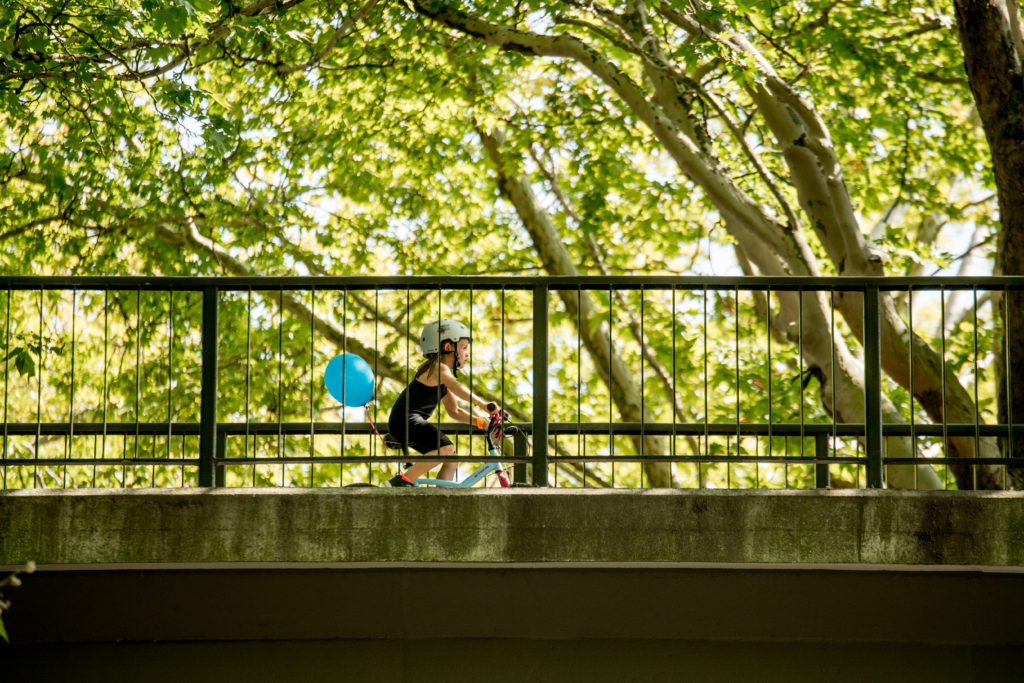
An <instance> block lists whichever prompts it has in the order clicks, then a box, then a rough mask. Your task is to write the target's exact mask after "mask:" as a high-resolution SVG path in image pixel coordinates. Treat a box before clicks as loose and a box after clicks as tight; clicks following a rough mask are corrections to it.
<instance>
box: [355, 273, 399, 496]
mask: <svg viewBox="0 0 1024 683" xmlns="http://www.w3.org/2000/svg"><path fill="white" fill-rule="evenodd" d="M341 352H342V353H343V354H346V353H348V288H347V287H346V288H344V289H342V290H341ZM406 372H408V370H406ZM344 377H345V376H344V375H342V379H344ZM342 386H343V387H344V382H342ZM406 406H407V407H408V402H406ZM347 432H348V407H347V406H346V405H345V404H344V402H343V403H342V404H341V457H345V437H347V436H348V434H347ZM342 467H344V465H342ZM367 468H368V469H373V467H372V466H370V465H367ZM399 471H401V469H399ZM367 480H369V477H367Z"/></svg>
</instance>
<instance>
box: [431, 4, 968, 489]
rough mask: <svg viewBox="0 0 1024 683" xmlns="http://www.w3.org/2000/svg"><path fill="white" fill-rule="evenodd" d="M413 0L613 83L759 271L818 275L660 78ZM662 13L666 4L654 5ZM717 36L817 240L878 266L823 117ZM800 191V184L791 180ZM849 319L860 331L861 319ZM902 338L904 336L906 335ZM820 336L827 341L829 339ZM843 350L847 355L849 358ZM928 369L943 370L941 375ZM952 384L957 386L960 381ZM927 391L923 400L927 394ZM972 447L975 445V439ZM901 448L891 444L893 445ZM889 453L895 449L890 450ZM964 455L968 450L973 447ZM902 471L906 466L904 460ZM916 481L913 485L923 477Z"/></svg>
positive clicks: (858, 408) (655, 62) (807, 329)
mask: <svg viewBox="0 0 1024 683" xmlns="http://www.w3.org/2000/svg"><path fill="white" fill-rule="evenodd" d="M415 4H416V9H417V11H419V12H420V13H421V14H424V15H426V16H429V17H432V18H434V19H435V20H437V21H439V22H441V23H443V24H445V25H447V26H450V27H452V28H455V29H457V30H460V31H463V32H465V33H467V34H470V35H473V36H475V37H476V38H478V39H480V40H483V41H485V42H488V43H490V44H492V45H496V46H498V47H501V48H502V49H506V50H514V51H518V52H524V53H527V54H532V55H537V56H548V57H556V58H569V59H573V60H575V61H577V62H578V63H580V64H581V65H583V66H584V67H586V68H587V69H589V70H590V71H591V72H592V73H593V74H594V75H595V76H596V77H597V78H598V79H600V80H601V81H602V82H604V83H605V84H606V85H607V86H608V87H609V88H611V90H612V91H613V92H614V93H615V94H616V95H618V96H619V98H621V99H622V101H623V102H624V104H625V105H626V106H627V107H629V108H630V110H631V111H633V113H634V114H635V115H636V116H637V117H638V118H639V120H641V121H642V122H643V123H644V124H645V125H646V126H647V127H648V128H649V129H650V130H651V131H652V133H653V134H654V135H655V137H656V138H657V139H658V141H659V142H660V143H661V145H662V146H663V148H664V149H665V150H666V151H667V152H668V153H669V154H670V156H671V157H672V158H673V159H674V160H675V162H676V163H677V165H678V166H679V168H680V170H681V171H682V172H683V173H684V174H685V175H686V176H687V177H689V178H690V179H691V180H692V181H693V182H695V183H696V184H697V185H699V186H700V187H701V188H702V189H704V191H705V193H706V194H707V196H708V198H709V199H710V200H711V202H712V203H713V204H714V205H715V206H716V207H717V208H718V210H719V211H720V213H721V215H722V217H723V218H724V220H725V225H726V227H727V229H728V230H729V232H730V233H731V234H732V235H733V236H734V237H735V238H736V239H737V241H738V242H739V243H740V244H741V245H743V247H744V251H745V252H746V253H747V254H748V255H749V256H750V258H751V260H752V261H753V262H754V264H755V265H756V267H757V269H758V271H759V272H761V273H762V274H765V275H786V274H798V275H818V274H819V271H818V268H817V264H816V261H815V259H814V257H813V254H812V253H811V251H810V249H809V247H808V245H807V244H806V242H805V241H804V239H803V236H802V233H801V232H800V230H799V228H798V226H792V225H784V224H782V223H780V222H779V221H778V220H776V219H775V218H774V217H772V216H771V215H769V214H768V213H766V212H765V211H764V209H763V208H762V207H761V206H759V205H758V204H757V203H756V202H754V201H753V200H752V199H751V198H750V197H749V196H748V195H746V194H745V193H744V192H743V191H742V190H741V189H740V188H739V187H738V186H736V185H735V184H734V183H733V181H732V180H731V179H730V177H729V175H728V173H727V172H726V171H725V170H724V169H722V168H721V167H720V165H719V164H718V163H717V161H716V160H715V159H714V158H712V157H710V156H709V155H707V154H706V153H705V152H704V151H703V150H702V149H701V148H700V146H699V145H698V144H696V142H695V141H694V140H692V139H691V138H689V137H687V135H686V131H687V130H693V126H692V125H690V123H689V122H688V121H686V120H683V121H677V120H674V118H673V114H674V115H675V116H680V115H682V113H681V110H680V109H679V108H676V109H675V110H673V111H672V112H667V111H666V110H665V109H662V108H660V107H659V106H658V105H657V100H658V98H659V93H658V92H657V90H659V89H660V91H661V92H660V99H662V100H664V99H665V95H666V93H667V92H668V90H667V85H666V84H665V82H664V81H663V80H662V78H661V76H658V78H657V79H656V82H655V90H656V92H655V95H654V97H653V98H650V99H649V98H648V97H647V95H646V93H645V92H644V90H643V88H642V87H641V86H639V85H638V84H636V83H634V82H633V81H632V80H631V79H630V78H629V77H628V76H627V75H626V74H625V73H624V72H623V71H621V70H620V69H619V68H618V67H617V66H616V65H614V64H613V63H612V62H611V61H610V60H608V59H607V58H605V57H604V56H603V55H601V54H600V53H599V52H598V51H597V50H595V49H594V48H592V47H590V46H589V45H587V44H585V43H584V42H582V41H580V40H579V39H577V38H575V37H572V36H569V35H565V34H561V35H557V36H550V35H540V34H534V33H529V32H524V31H516V30H512V29H508V28H506V27H503V26H496V25H494V24H491V23H489V22H486V21H483V20H481V19H479V18H478V17H475V16H471V15H469V14H466V13H464V12H461V11H459V10H455V9H453V8H450V7H447V6H431V7H425V6H423V5H422V4H419V3H415ZM635 7H637V8H640V9H638V11H639V12H641V14H642V8H643V4H642V3H637V4H636V5H635ZM661 11H663V12H664V11H671V10H667V9H666V8H664V6H662V7H661ZM676 18H677V19H678V20H679V21H680V23H682V24H684V25H686V26H688V27H689V29H692V30H693V31H694V32H701V33H705V34H707V33H708V32H709V29H708V28H707V27H702V26H699V25H698V24H696V22H694V21H693V20H691V19H689V18H688V17H685V16H684V15H677V17H676ZM642 23H643V17H642V16H641V17H640V24H641V25H642ZM624 26H627V24H622V23H620V24H619V25H618V27H617V28H619V29H623V31H622V32H623V33H624V34H626V35H629V31H628V30H626V29H625V28H624ZM717 39H718V40H720V41H721V42H722V43H723V44H726V45H728V46H729V47H731V48H732V49H735V50H737V51H739V52H744V53H745V54H748V55H751V56H753V57H754V58H755V60H756V61H757V63H758V64H759V66H760V67H761V68H762V70H763V71H764V75H765V86H764V87H762V88H761V89H760V90H757V89H755V90H754V91H753V93H752V94H753V95H754V96H756V98H757V101H758V103H759V104H761V105H763V106H767V108H768V109H770V111H769V113H768V114H766V118H768V117H771V122H774V123H775V124H776V126H777V127H779V128H780V132H781V133H782V135H781V136H780V137H782V138H783V139H786V136H787V135H788V140H789V141H790V143H791V144H789V145H788V146H784V148H785V151H786V154H787V160H789V159H791V160H792V163H793V164H794V165H795V166H797V167H799V168H801V169H802V170H803V173H802V175H803V176H804V178H805V180H806V184H805V186H804V188H803V190H802V192H803V194H804V198H803V200H802V202H801V203H802V206H804V208H805V211H807V212H808V215H809V217H810V219H811V222H812V225H813V226H814V228H815V230H817V231H818V233H819V238H820V239H822V241H823V243H825V244H826V246H827V248H829V249H830V256H831V257H832V258H833V260H835V261H837V262H838V263H841V264H842V268H841V272H851V273H856V274H862V275H863V274H875V275H877V274H881V266H880V262H879V260H878V259H877V258H872V257H871V256H870V255H869V254H868V253H867V252H866V249H865V248H864V240H863V236H862V235H861V232H860V228H859V225H858V224H857V222H856V220H855V217H854V214H853V209H852V205H851V203H850V199H849V195H848V193H847V192H846V188H845V185H844V183H843V179H842V172H841V167H840V166H839V162H838V158H837V157H836V155H835V152H834V150H833V149H832V146H831V141H830V139H829V136H828V132H827V128H826V127H825V125H824V123H823V122H822V121H821V120H820V118H819V117H818V116H817V115H816V114H815V112H814V110H813V108H812V107H811V106H810V105H809V104H807V103H806V102H804V101H803V99H802V98H801V97H799V96H798V95H797V94H796V93H795V92H794V91H793V90H792V88H790V87H789V85H788V84H786V83H785V82H784V81H782V80H781V79H780V78H779V77H778V76H777V75H776V74H775V73H774V71H773V70H772V68H771V66H770V65H769V64H768V63H767V62H766V61H765V60H764V59H763V57H761V56H760V55H759V54H758V53H757V52H756V50H754V49H753V48H752V46H750V44H749V43H747V42H746V41H744V40H743V39H742V36H737V34H735V33H733V34H732V35H731V37H729V38H724V37H722V36H717ZM657 40H658V39H657V37H656V36H655V35H653V34H652V33H647V34H646V35H645V36H644V37H643V39H642V42H643V44H644V46H646V47H648V49H645V50H643V51H642V52H643V57H644V59H645V60H647V61H648V62H650V64H651V66H652V67H653V68H654V69H656V70H657V72H658V73H659V74H661V75H666V74H667V75H671V74H672V73H673V72H674V69H673V67H672V65H671V64H665V63H659V62H660V61H662V60H663V53H661V52H660V51H659V50H657V49H656V48H655V47H653V46H656V45H657ZM634 42H636V41H634ZM638 47H639V46H638ZM649 73H650V72H649ZM784 127H788V128H789V130H781V129H782V128H784ZM794 133H796V134H794ZM798 191H800V190H799V188H798ZM803 298H804V314H805V320H808V317H807V315H808V314H810V319H811V320H812V321H813V323H812V324H805V325H804V326H803V328H804V353H805V354H806V355H807V359H808V362H809V364H812V365H814V366H816V367H818V368H819V369H821V370H822V371H825V370H826V368H830V367H831V366H832V365H833V364H832V363H831V359H832V353H833V351H832V349H833V348H835V349H836V352H835V353H836V356H837V357H838V358H840V359H842V362H840V363H838V364H836V365H837V367H838V368H839V369H841V370H842V372H840V373H838V374H837V376H836V377H834V378H830V379H829V382H831V383H834V384H835V386H836V392H835V394H836V396H837V397H838V396H842V400H841V401H836V403H837V405H836V406H833V408H834V409H835V410H836V411H837V416H838V418H839V419H842V420H846V421H860V419H862V417H863V388H862V386H861V380H860V378H861V377H863V375H862V374H858V373H856V372H853V373H852V374H851V373H850V372H849V371H847V368H849V367H852V365H851V363H849V362H847V360H848V359H847V357H848V356H849V353H848V351H847V350H846V349H845V348H844V347H843V344H842V342H841V340H839V339H834V338H833V337H832V335H831V334H830V333H829V332H828V331H827V327H825V326H824V322H825V321H826V320H827V319H828V316H827V315H826V312H827V311H828V307H827V306H826V305H825V302H824V301H823V299H822V298H821V297H818V296H814V295H808V294H805V295H804V297H803ZM843 298H845V299H849V300H852V299H853V297H840V303H841V310H842V312H843V315H844V316H845V317H847V318H849V317H851V316H853V317H856V316H857V315H858V314H860V312H861V310H860V307H859V305H857V304H847V303H846V302H845V301H842V299H843ZM778 299H779V301H780V304H781V306H780V310H779V313H778V314H777V315H776V316H775V317H774V319H773V325H775V326H776V327H778V328H779V329H780V331H781V332H783V333H784V334H786V335H787V337H788V338H789V339H790V340H791V341H795V340H796V325H795V321H796V319H797V316H798V311H799V308H800V305H799V301H798V297H797V296H796V295H795V294H794V293H780V295H779V297H778ZM883 311H884V312H885V319H884V320H883V336H884V337H885V338H884V339H883V348H884V347H885V346H886V345H887V343H888V346H889V348H898V347H897V346H895V342H897V341H898V340H899V332H900V331H905V326H903V324H902V321H901V320H900V319H899V318H898V316H896V315H895V311H894V309H893V308H892V306H891V305H888V306H885V307H883ZM854 327H855V329H859V328H860V327H861V326H860V325H856V326H854ZM812 338H813V339H812ZM906 341H907V344H909V342H910V340H909V339H907V340H906ZM818 342H827V344H825V343H818ZM922 344H923V342H922ZM904 348H906V346H904ZM915 351H917V355H918V357H919V358H920V357H921V355H922V354H923V355H924V356H929V355H931V356H934V355H935V354H934V353H933V352H931V351H930V349H925V348H922V349H920V350H918V349H917V345H916V344H915ZM849 358H850V359H852V356H849ZM826 359H827V360H828V361H829V362H828V363H826V362H825V361H826ZM883 363H884V364H885V369H886V371H887V372H890V371H893V370H898V369H899V368H900V365H899V360H898V359H893V358H891V357H890V354H886V359H885V360H884V361H883ZM936 376H938V377H940V378H941V374H938V375H936ZM908 378H909V369H908V371H907V373H906V374H905V375H904V376H902V377H899V376H898V377H897V379H898V380H903V382H907V380H908ZM903 382H901V383H903ZM907 384H909V382H907ZM927 384H928V382H924V383H922V385H921V386H924V385H927ZM830 386H831V385H830ZM947 386H948V387H949V388H950V389H951V390H952V391H953V392H954V393H955V391H956V387H958V386H959V385H958V384H956V382H953V383H947ZM917 388H918V385H915V389H917ZM960 389H961V391H962V387H960ZM926 396H927V395H926ZM928 397H929V398H930V396H928ZM848 399H849V400H848ZM940 403H941V401H940ZM946 403H947V406H946V409H947V411H948V410H949V406H950V405H951V404H952V405H954V407H955V408H956V409H964V408H965V406H962V405H961V404H960V403H959V402H954V401H949V400H947V402H946ZM922 404H924V405H925V406H926V407H927V408H929V409H930V410H931V409H934V400H930V401H925V400H924V399H922ZM885 410H886V419H887V420H889V421H896V422H901V421H902V420H901V419H900V418H899V415H898V411H895V410H894V409H893V408H892V406H889V405H887V406H886V408H885ZM947 415H948V412H947ZM971 446H973V441H972V442H971ZM899 448H900V447H896V450H899ZM906 450H907V454H909V453H910V452H911V451H910V448H909V443H908V445H907V449H906ZM890 452H891V453H892V454H893V455H896V453H895V452H893V451H892V450H891V451H890ZM970 453H971V454H973V451H970ZM907 469H910V470H912V468H907ZM903 471H904V468H898V469H897V468H893V469H891V470H890V474H891V476H892V477H893V478H891V479H890V481H889V483H890V485H908V482H909V481H910V480H911V479H913V477H906V476H903V474H902V472H903ZM923 479H925V480H926V484H934V483H935V482H934V479H933V477H932V476H927V475H926V476H925V477H923ZM897 480H898V481H897ZM916 483H917V484H918V485H920V484H921V481H920V480H919V481H917V482H916Z"/></svg>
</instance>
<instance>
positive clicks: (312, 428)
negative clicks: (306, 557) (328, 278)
mask: <svg viewBox="0 0 1024 683" xmlns="http://www.w3.org/2000/svg"><path fill="white" fill-rule="evenodd" d="M315 340H316V285H313V286H311V287H310V288H309V458H310V463H309V488H313V481H314V477H313V474H314V472H316V464H315V463H313V462H312V459H313V456H314V454H315V451H316V449H315V448H314V445H315V444H316V423H315V422H314V421H313V417H314V415H313V367H314V365H315V362H314V356H315V354H316V348H315V345H314V341H315Z"/></svg>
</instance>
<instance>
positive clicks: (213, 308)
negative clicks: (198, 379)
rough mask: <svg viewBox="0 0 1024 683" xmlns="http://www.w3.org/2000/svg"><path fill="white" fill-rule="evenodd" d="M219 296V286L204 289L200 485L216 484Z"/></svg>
mask: <svg viewBox="0 0 1024 683" xmlns="http://www.w3.org/2000/svg"><path fill="white" fill-rule="evenodd" d="M218 309H219V293H218V289H217V287H216V285H214V286H209V287H206V288H205V289H203V323H202V384H201V385H200V386H201V389H200V392H201V396H200V403H199V474H198V481H197V485H198V486H201V487H212V486H215V485H216V483H217V477H216V476H215V473H214V470H215V468H216V462H215V458H216V449H217V363H218V358H217V352H218V349H217V337H218V322H219V321H218V317H219V315H218V314H219V310H218Z"/></svg>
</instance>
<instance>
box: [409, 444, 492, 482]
mask: <svg viewBox="0 0 1024 683" xmlns="http://www.w3.org/2000/svg"><path fill="white" fill-rule="evenodd" d="M489 455H490V456H491V457H492V458H496V457H498V449H497V448H494V447H492V448H491V450H490V453H489ZM491 473H496V474H497V475H498V481H499V482H501V486H502V487H503V488H508V487H509V481H508V475H506V474H505V470H504V469H502V467H501V463H500V462H485V463H484V464H483V465H481V466H480V467H479V468H478V469H477V470H476V471H475V472H473V473H472V474H471V475H469V476H468V477H466V478H465V479H463V480H462V481H453V480H450V479H435V478H433V477H420V478H419V479H417V480H416V486H424V485H425V486H442V487H447V488H455V489H465V488H469V487H470V486H474V485H475V484H477V483H478V482H480V481H482V480H483V479H484V478H485V477H486V476H487V475H488V474H491Z"/></svg>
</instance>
